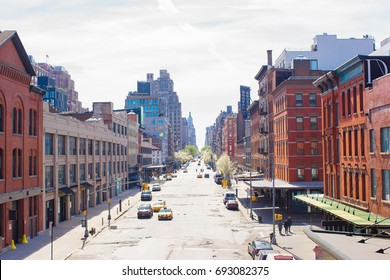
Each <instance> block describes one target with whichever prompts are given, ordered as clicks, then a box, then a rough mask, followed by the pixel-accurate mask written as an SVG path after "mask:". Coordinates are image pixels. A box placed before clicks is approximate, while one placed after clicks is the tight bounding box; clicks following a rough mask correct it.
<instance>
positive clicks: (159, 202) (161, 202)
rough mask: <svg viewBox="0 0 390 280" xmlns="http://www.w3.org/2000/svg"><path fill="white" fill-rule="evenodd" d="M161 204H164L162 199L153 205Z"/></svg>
mask: <svg viewBox="0 0 390 280" xmlns="http://www.w3.org/2000/svg"><path fill="white" fill-rule="evenodd" d="M163 204H164V202H163V201H157V202H155V203H154V205H163Z"/></svg>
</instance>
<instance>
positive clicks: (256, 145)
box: [248, 100, 268, 171]
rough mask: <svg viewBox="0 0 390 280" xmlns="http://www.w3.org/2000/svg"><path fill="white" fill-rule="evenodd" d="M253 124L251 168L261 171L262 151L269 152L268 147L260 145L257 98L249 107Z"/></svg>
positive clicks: (251, 128) (251, 125)
mask: <svg viewBox="0 0 390 280" xmlns="http://www.w3.org/2000/svg"><path fill="white" fill-rule="evenodd" d="M248 112H249V116H250V120H251V124H250V135H251V136H250V143H251V155H250V157H251V166H250V167H251V170H255V171H260V170H261V166H260V153H262V154H266V153H268V149H267V147H264V146H260V134H259V127H260V113H259V112H260V109H259V101H258V100H255V101H253V102H252V104H251V105H250V106H249V108H248Z"/></svg>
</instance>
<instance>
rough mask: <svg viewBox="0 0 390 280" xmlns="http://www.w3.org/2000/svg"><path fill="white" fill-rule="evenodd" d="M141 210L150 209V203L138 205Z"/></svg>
mask: <svg viewBox="0 0 390 280" xmlns="http://www.w3.org/2000/svg"><path fill="white" fill-rule="evenodd" d="M138 209H139V210H148V209H150V205H141V206H140V207H138Z"/></svg>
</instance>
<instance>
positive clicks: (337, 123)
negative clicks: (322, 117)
mask: <svg viewBox="0 0 390 280" xmlns="http://www.w3.org/2000/svg"><path fill="white" fill-rule="evenodd" d="M335 121H336V126H339V123H340V120H339V103H336V109H335Z"/></svg>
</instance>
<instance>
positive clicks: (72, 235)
mask: <svg viewBox="0 0 390 280" xmlns="http://www.w3.org/2000/svg"><path fill="white" fill-rule="evenodd" d="M120 200H121V206H122V211H121V212H120V211H119V202H120ZM139 200H140V192H139V190H137V188H136V187H133V188H131V189H130V190H126V191H124V192H122V193H121V194H120V195H118V196H116V197H113V198H111V202H110V208H111V209H110V214H111V221H114V220H116V219H117V218H118V217H120V216H121V215H123V214H124V213H125V212H126V211H128V210H129V209H130V208H132V207H133V206H134V205H135V204H136V203H137V202H138V201H139ZM83 218H84V216H83V214H81V215H75V216H72V217H71V219H69V220H67V221H64V222H61V223H59V224H58V225H56V226H55V227H53V242H52V238H51V234H50V230H49V229H47V230H45V231H43V232H41V233H40V234H39V235H38V236H36V237H34V238H32V239H29V240H28V244H21V243H17V244H15V246H16V250H9V251H7V252H4V253H2V254H1V255H0V260H50V259H53V260H64V259H67V258H68V257H69V256H70V255H71V254H72V253H73V252H74V251H75V250H76V249H81V248H83V246H84V245H85V243H88V242H89V241H90V240H91V239H92V238H93V237H94V236H96V235H97V234H99V233H100V232H101V231H102V230H103V229H105V228H106V227H108V219H107V218H108V203H107V201H105V202H104V203H101V204H99V205H97V206H95V207H93V208H89V209H88V214H87V218H88V231H90V230H91V228H95V229H96V233H95V234H94V235H90V234H89V233H88V235H89V236H88V237H87V238H86V239H85V238H84V235H85V228H83V227H81V220H82V219H83Z"/></svg>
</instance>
